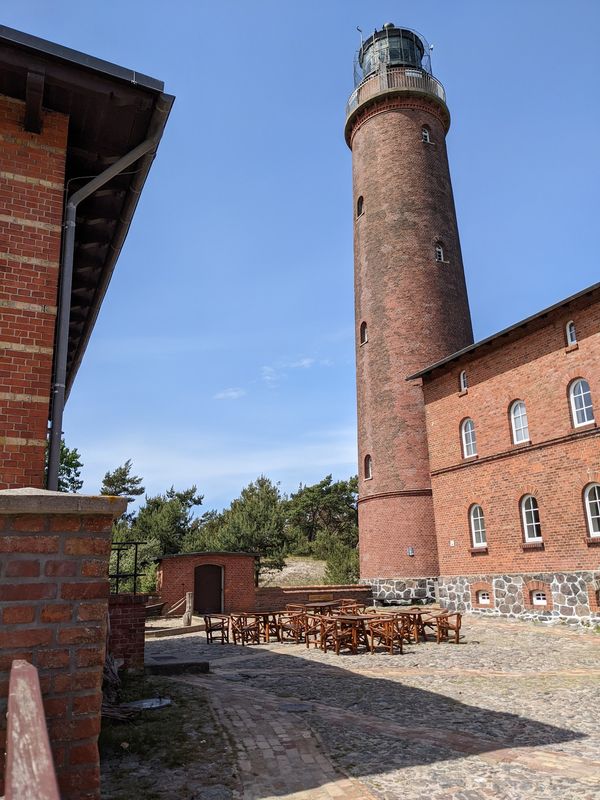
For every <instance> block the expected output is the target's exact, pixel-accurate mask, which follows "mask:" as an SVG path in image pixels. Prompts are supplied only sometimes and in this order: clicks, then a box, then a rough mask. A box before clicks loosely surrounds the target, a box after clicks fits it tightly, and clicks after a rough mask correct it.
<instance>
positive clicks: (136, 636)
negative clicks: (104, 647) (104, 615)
mask: <svg viewBox="0 0 600 800" xmlns="http://www.w3.org/2000/svg"><path fill="white" fill-rule="evenodd" d="M147 599H148V595H147V594H111V596H110V600H109V603H108V613H109V615H110V621H109V622H110V624H109V627H110V631H109V638H108V650H109V652H110V653H111V655H113V656H114V657H115V658H122V659H123V666H124V667H125V669H129V670H141V669H143V668H144V628H145V625H146V608H145V606H146V601H147Z"/></svg>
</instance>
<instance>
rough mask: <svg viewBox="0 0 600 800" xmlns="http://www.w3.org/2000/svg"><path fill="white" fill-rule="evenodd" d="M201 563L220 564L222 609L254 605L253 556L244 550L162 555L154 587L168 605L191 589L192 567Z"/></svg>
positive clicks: (248, 608)
mask: <svg viewBox="0 0 600 800" xmlns="http://www.w3.org/2000/svg"><path fill="white" fill-rule="evenodd" d="M204 564H216V565H217V566H220V567H222V568H223V612H224V613H228V612H230V611H250V610H252V609H253V608H254V605H255V602H256V596H255V587H254V556H253V555H249V554H247V553H189V554H187V555H178V556H167V557H166V558H163V559H162V560H161V562H160V564H159V566H158V570H157V586H156V588H157V591H158V592H159V594H160V597H161V600H162V601H163V602H165V603H167V607H170V606H172V605H173V604H174V603H176V602H177V601H178V600H181V598H182V597H184V596H185V593H186V592H193V591H194V570H195V569H196V567H199V566H202V565H204ZM181 613H183V608H182V611H181Z"/></svg>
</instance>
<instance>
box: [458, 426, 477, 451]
mask: <svg viewBox="0 0 600 800" xmlns="http://www.w3.org/2000/svg"><path fill="white" fill-rule="evenodd" d="M460 432H461V438H462V448H463V458H473V456H476V455H477V436H476V434H475V423H474V422H473V420H472V419H471V417H467V419H465V420H463V421H462V423H461V426H460Z"/></svg>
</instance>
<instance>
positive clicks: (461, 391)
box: [458, 389, 469, 397]
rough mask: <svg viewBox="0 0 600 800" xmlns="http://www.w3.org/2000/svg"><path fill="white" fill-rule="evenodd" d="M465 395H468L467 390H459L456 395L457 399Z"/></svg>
mask: <svg viewBox="0 0 600 800" xmlns="http://www.w3.org/2000/svg"><path fill="white" fill-rule="evenodd" d="M466 394H469V390H468V389H461V390H460V392H459V393H458V396H459V397H464V396H465V395H466Z"/></svg>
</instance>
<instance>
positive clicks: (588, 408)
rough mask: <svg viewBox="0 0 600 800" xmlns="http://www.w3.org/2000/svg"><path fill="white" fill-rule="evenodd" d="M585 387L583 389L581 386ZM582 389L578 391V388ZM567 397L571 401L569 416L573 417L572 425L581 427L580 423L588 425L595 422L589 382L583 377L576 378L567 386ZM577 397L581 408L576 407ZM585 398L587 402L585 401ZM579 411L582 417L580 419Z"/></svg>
mask: <svg viewBox="0 0 600 800" xmlns="http://www.w3.org/2000/svg"><path fill="white" fill-rule="evenodd" d="M584 385H585V386H586V387H587V389H583V388H582V387H583V386H584ZM580 388H581V389H582V391H578V390H579V389H580ZM569 399H570V401H571V416H572V418H573V427H574V428H581V426H582V425H590V424H591V423H592V422H595V421H596V420H595V418H594V404H593V402H592V392H591V389H590V385H589V383H588V382H587V381H586V379H585V378H577V380H575V381H573V383H572V384H571V386H570V387H569ZM577 399H580V400H581V408H578V407H577ZM586 400H587V402H586ZM580 412H581V413H582V416H583V419H580Z"/></svg>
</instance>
